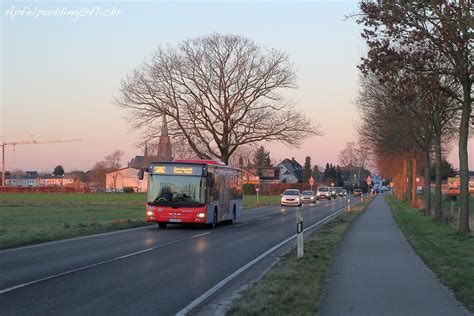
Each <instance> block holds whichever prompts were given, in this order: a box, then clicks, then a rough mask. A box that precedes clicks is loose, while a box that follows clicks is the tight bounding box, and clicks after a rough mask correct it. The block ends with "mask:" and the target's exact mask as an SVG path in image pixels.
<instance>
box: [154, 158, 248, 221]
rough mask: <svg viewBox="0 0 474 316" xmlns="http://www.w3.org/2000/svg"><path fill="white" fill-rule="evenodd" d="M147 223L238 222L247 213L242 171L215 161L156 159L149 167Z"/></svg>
mask: <svg viewBox="0 0 474 316" xmlns="http://www.w3.org/2000/svg"><path fill="white" fill-rule="evenodd" d="M146 205H147V206H146V220H147V222H156V223H158V226H159V227H160V228H166V226H167V225H168V223H193V224H209V225H210V226H212V227H215V226H216V224H217V223H218V222H221V221H231V222H234V221H235V220H236V219H238V218H240V217H241V216H242V213H243V208H244V204H243V190H242V172H241V170H239V169H234V168H231V167H228V166H225V165H223V164H221V163H219V162H216V161H213V160H175V161H171V162H152V163H150V166H149V168H148V192H147V204H146Z"/></svg>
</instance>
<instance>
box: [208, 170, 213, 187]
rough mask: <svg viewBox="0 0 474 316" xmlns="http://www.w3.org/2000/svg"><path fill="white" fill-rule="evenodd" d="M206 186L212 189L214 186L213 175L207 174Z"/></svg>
mask: <svg viewBox="0 0 474 316" xmlns="http://www.w3.org/2000/svg"><path fill="white" fill-rule="evenodd" d="M207 186H208V187H209V188H212V187H213V186H214V174H212V173H208V174H207Z"/></svg>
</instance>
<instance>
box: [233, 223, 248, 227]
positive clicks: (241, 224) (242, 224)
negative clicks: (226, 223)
mask: <svg viewBox="0 0 474 316" xmlns="http://www.w3.org/2000/svg"><path fill="white" fill-rule="evenodd" d="M247 224H248V223H240V224H235V225H234V226H233V227H240V226H244V225H247Z"/></svg>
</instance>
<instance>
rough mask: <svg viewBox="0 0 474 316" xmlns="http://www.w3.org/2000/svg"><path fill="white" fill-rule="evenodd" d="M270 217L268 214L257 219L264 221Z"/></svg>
mask: <svg viewBox="0 0 474 316" xmlns="http://www.w3.org/2000/svg"><path fill="white" fill-rule="evenodd" d="M269 218H270V216H266V217H262V218H259V219H257V221H263V220H266V219H269Z"/></svg>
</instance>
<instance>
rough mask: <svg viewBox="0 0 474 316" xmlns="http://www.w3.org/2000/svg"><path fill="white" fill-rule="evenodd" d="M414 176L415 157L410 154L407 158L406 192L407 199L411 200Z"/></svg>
mask: <svg viewBox="0 0 474 316" xmlns="http://www.w3.org/2000/svg"><path fill="white" fill-rule="evenodd" d="M412 177H413V159H412V157H411V156H410V155H408V158H407V178H406V181H407V191H406V194H405V201H407V202H410V199H411V190H412V189H413V187H412V183H413V181H412Z"/></svg>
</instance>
